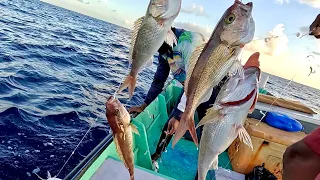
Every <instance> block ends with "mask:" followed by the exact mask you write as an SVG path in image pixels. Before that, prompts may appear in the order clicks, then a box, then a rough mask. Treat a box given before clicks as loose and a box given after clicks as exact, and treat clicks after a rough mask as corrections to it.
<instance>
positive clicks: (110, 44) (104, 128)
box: [0, 0, 320, 180]
mask: <svg viewBox="0 0 320 180" xmlns="http://www.w3.org/2000/svg"><path fill="white" fill-rule="evenodd" d="M129 41H130V30H128V29H125V28H122V27H119V26H116V25H113V24H110V23H107V22H104V21H100V20H97V19H94V18H91V17H88V16H84V15H81V14H78V13H75V12H72V11H69V10H65V9H62V8H59V7H56V6H53V5H49V4H46V3H42V2H40V1H38V0H23V1H22V0H0V179H1V180H11V179H13V180H15V179H20V180H22V179H23V180H29V179H38V178H37V177H36V176H35V174H34V173H33V172H38V174H39V175H40V176H41V177H43V178H45V177H46V174H47V171H49V172H50V173H51V175H53V176H54V175H56V174H57V173H58V172H59V170H60V169H61V168H62V166H63V164H64V163H65V161H66V160H67V159H68V157H69V156H70V154H71V153H72V151H73V150H74V148H75V147H76V146H77V144H78V143H79V141H80V139H81V138H82V137H83V136H84V134H85V133H86V132H87V130H88V129H89V128H90V127H92V129H91V130H90V132H89V133H88V135H87V136H86V137H85V138H84V140H83V142H82V143H81V144H80V146H79V147H78V148H77V150H76V151H75V154H74V155H73V156H72V157H71V159H70V161H68V163H67V165H66V166H65V168H63V169H62V171H61V173H60V174H59V176H58V177H60V178H63V177H65V176H66V175H67V174H68V172H70V171H71V170H72V169H73V168H74V167H75V166H76V165H77V164H78V163H79V162H80V161H81V160H82V159H83V158H84V157H85V156H86V155H87V154H88V153H89V152H90V151H91V150H92V149H93V148H94V147H95V146H96V145H97V144H98V143H99V142H100V141H101V140H102V139H103V138H104V137H106V136H107V135H108V134H109V130H110V128H109V127H108V124H107V122H106V120H105V106H104V103H105V101H106V98H108V97H109V96H110V95H112V94H113V93H114V92H115V90H116V89H117V87H118V85H119V83H120V82H121V81H122V78H123V77H124V75H126V74H127V73H128V70H127V67H128V60H127V59H128V53H129ZM155 58H156V57H155ZM155 63H157V61H155ZM155 69H156V64H154V65H153V66H152V67H150V68H148V69H145V70H144V71H143V72H142V73H140V76H139V79H138V83H137V88H136V91H135V96H134V97H133V99H132V101H131V102H129V103H128V107H130V106H132V105H136V104H140V103H141V102H142V101H143V98H144V97H145V95H146V92H147V91H148V89H149V87H150V84H151V82H152V79H153V74H154V72H155ZM287 83H288V80H285V79H282V78H279V77H275V76H272V75H270V82H269V83H268V84H267V89H269V90H270V92H271V93H273V94H274V95H280V93H281V92H282V91H283V87H284V86H285V85H286V84H287ZM282 96H284V97H289V98H291V99H295V100H299V101H301V102H303V103H305V104H307V105H309V106H311V107H313V108H314V109H319V107H320V104H319V102H320V98H319V97H320V91H319V90H317V89H313V88H310V87H307V86H304V85H301V84H297V83H292V84H291V85H290V88H288V89H287V91H286V92H285V93H284V94H283V95H282ZM120 97H121V98H122V99H121V101H122V102H123V103H126V98H124V97H125V95H123V96H120Z"/></svg>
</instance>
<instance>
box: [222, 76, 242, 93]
mask: <svg viewBox="0 0 320 180" xmlns="http://www.w3.org/2000/svg"><path fill="white" fill-rule="evenodd" d="M242 79H243V78H242V77H241V76H240V75H239V74H237V75H235V76H231V77H230V78H229V80H228V81H227V83H226V91H233V90H235V89H236V87H237V86H238V84H239V82H240V80H242Z"/></svg>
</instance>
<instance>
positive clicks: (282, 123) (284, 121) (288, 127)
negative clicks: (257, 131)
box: [266, 112, 303, 132]
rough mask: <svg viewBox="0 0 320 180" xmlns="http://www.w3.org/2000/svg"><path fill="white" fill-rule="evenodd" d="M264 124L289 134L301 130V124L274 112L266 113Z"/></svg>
mask: <svg viewBox="0 0 320 180" xmlns="http://www.w3.org/2000/svg"><path fill="white" fill-rule="evenodd" d="M266 122H267V123H268V124H269V125H270V126H272V127H275V128H278V129H282V130H284V131H289V132H297V131H301V130H303V126H302V124H301V123H300V122H299V121H297V120H295V119H294V118H291V117H289V116H287V115H285V114H280V113H276V112H268V114H267V116H266Z"/></svg>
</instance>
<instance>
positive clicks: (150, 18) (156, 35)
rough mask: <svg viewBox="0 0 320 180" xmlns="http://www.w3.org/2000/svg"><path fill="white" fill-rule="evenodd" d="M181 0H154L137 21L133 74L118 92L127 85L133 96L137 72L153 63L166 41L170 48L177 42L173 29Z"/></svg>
mask: <svg viewBox="0 0 320 180" xmlns="http://www.w3.org/2000/svg"><path fill="white" fill-rule="evenodd" d="M180 7H181V0H151V1H150V3H149V6H148V10H147V13H146V15H145V16H144V17H141V18H139V19H138V20H136V21H135V22H134V28H133V33H132V37H131V47H130V51H129V61H130V63H132V64H131V70H130V73H129V74H128V75H127V77H126V79H125V80H124V82H123V83H122V85H121V86H120V87H119V90H118V93H120V92H122V91H123V90H124V89H126V88H127V87H128V90H129V98H130V99H131V97H132V96H133V93H134V89H135V87H136V81H137V76H138V73H139V72H140V71H141V70H142V68H143V67H144V66H150V65H152V62H153V55H154V54H155V53H156V52H157V51H158V49H159V48H160V47H161V45H162V44H163V42H164V41H165V42H166V43H167V44H169V45H170V46H171V47H173V44H177V38H176V36H175V34H174V33H173V32H172V30H171V25H172V23H173V21H174V19H175V18H176V17H177V16H178V14H179V12H180Z"/></svg>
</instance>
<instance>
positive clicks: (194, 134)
mask: <svg viewBox="0 0 320 180" xmlns="http://www.w3.org/2000/svg"><path fill="white" fill-rule="evenodd" d="M188 122H189V123H188V130H189V132H190V135H191V137H192V140H193V142H194V143H195V144H196V146H197V147H198V136H197V132H196V127H195V125H194V119H193V118H192V120H191V121H188Z"/></svg>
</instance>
